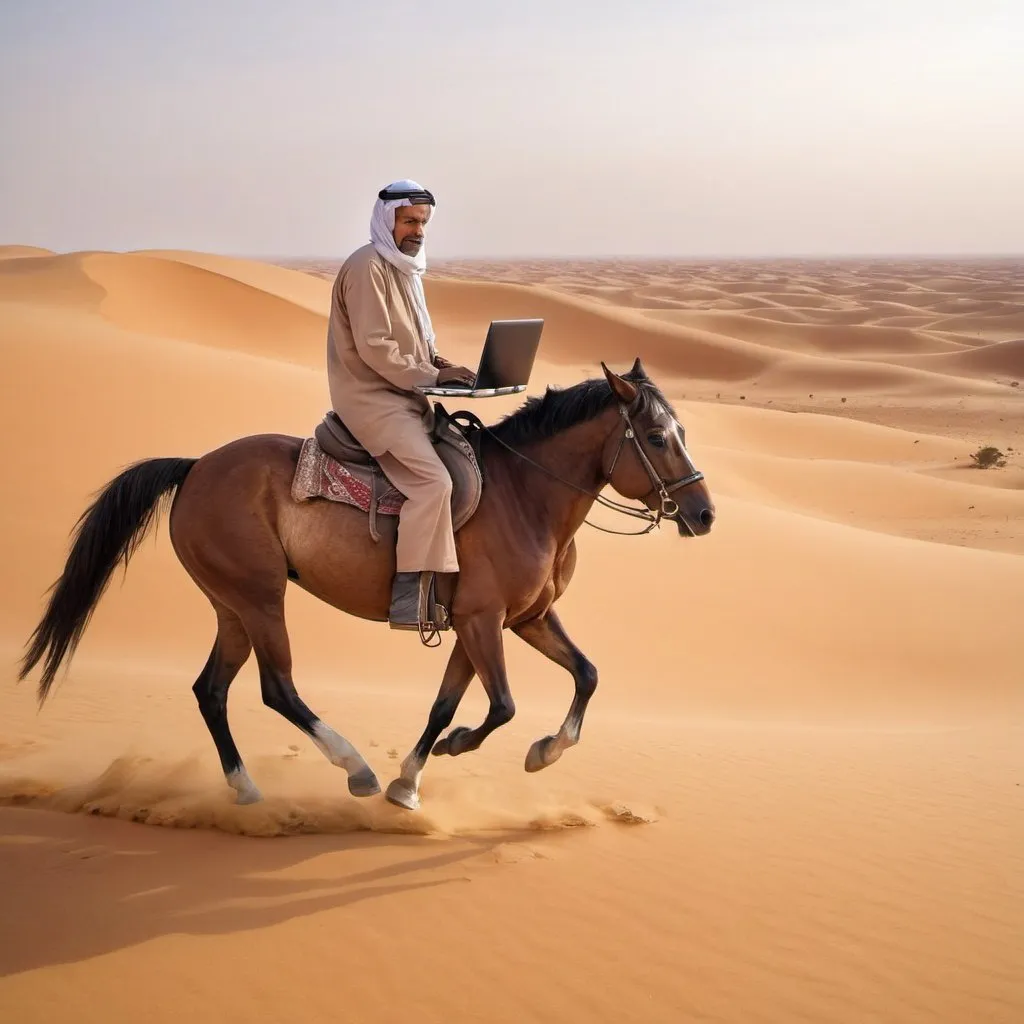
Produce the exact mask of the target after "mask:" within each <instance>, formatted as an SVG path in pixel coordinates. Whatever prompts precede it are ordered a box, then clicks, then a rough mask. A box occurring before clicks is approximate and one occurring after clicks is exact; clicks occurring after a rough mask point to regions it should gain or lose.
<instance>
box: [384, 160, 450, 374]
mask: <svg viewBox="0 0 1024 1024" xmlns="http://www.w3.org/2000/svg"><path fill="white" fill-rule="evenodd" d="M387 190H388V191H389V192H413V191H416V192H422V191H423V186H422V185H419V184H418V183H417V182H415V181H410V180H409V179H408V178H403V179H402V180H401V181H393V182H392V183H391V184H390V185H388V187H387ZM412 205H413V204H412V202H411V201H410V200H408V199H387V200H384V199H378V200H377V202H376V203H375V204H374V207H373V214H372V215H371V217H370V241H371V242H373V247H374V248H375V249H376V250H377V252H378V253H380V255H381V256H382V257H383V258H384V259H386V260H387V261H388V263H390V264H391V265H392V266H393V267H394V268H395V269H396V270H398V271H400V272H401V273H403V274H405V275H406V277H408V278H409V283H410V285H411V287H412V294H413V297H414V299H415V301H416V316H417V319H418V320H419V323H420V334H421V336H422V338H423V340H424V341H425V342H426V344H427V346H428V347H429V349H430V354H431V357H433V356H434V355H435V349H434V327H433V325H432V324H431V322H430V314H429V313H428V312H427V297H426V295H425V294H424V291H423V274H424V272H425V271H426V269H427V252H426V243H424V244H423V245H421V246H420V251H419V252H418V253H417V254H416V255H415V256H406V254H405V253H404V252H402V251H401V250H400V249H399V248H398V246H397V245H395V235H394V231H395V210H396V209H397V208H398V207H399V206H412Z"/></svg>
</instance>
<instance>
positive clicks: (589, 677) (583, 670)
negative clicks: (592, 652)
mask: <svg viewBox="0 0 1024 1024" xmlns="http://www.w3.org/2000/svg"><path fill="white" fill-rule="evenodd" d="M514 631H515V633H517V634H518V635H519V637H521V638H522V639H523V640H525V641H526V642H527V643H528V644H529V645H530V646H531V647H533V648H534V649H535V650H538V651H540V653H541V654H543V655H545V656H546V657H548V658H550V659H551V660H552V661H553V662H554V663H555V664H556V665H561V666H562V668H564V669H565V670H566V671H567V672H570V673H572V678H573V681H574V682H575V683H576V693H575V695H574V696H573V699H572V704H571V705H570V706H569V713H568V714H567V715H566V716H565V721H564V722H563V723H562V728H561V729H559V730H558V732H557V733H556V734H555V735H554V736H545V737H543V738H542V739H539V740H537V741H536V743H534V744H533V745H532V746H531V747H530V749H529V751H528V752H527V755H526V770H527V771H528V772H537V771H540V770H541V768H547V766H548V765H549V764H554V762H555V761H557V760H558V759H559V758H560V757H561V756H562V751H564V750H565V749H566V748H567V747H571V746H574V745H575V744H577V743H579V741H580V730H581V729H582V728H583V715H584V714H585V713H586V710H587V704H588V703H589V702H590V698H591V697H592V696H593V695H594V691H595V690H596V689H597V669H596V668H594V666H593V665H592V664H591V663H590V662H589V661H588V660H587V658H586V656H585V655H584V654H583V652H582V651H581V650H580V649H579V648H578V647H577V646H576V645H575V644H574V643H573V642H572V641H571V640H570V639H569V637H568V636H566V633H565V630H564V629H563V628H562V623H561V622H560V621H559V619H558V616H557V615H556V614H555V613H554V611H549V612H548V613H547V614H546V615H543V616H541V617H540V618H536V619H531V620H530V621H529V622H524V623H523V624H522V625H521V626H516V627H514Z"/></svg>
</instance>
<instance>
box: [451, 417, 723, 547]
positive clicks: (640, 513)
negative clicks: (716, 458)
mask: <svg viewBox="0 0 1024 1024" xmlns="http://www.w3.org/2000/svg"><path fill="white" fill-rule="evenodd" d="M619 414H620V415H621V416H622V419H623V421H624V424H623V431H622V437H621V438H620V439H619V446H618V448H616V449H615V455H614V457H613V458H612V462H611V465H610V466H609V467H608V468H607V469H605V468H604V467H603V466H602V467H601V472H602V473H603V475H604V477H605V479H606V480H607V481H608V482H609V483H610V482H611V474H612V472H613V471H614V470H615V466H616V464H617V463H618V461H619V456H620V455H621V454H622V449H623V447H624V446H625V444H626V441H632V443H633V447H634V449H635V450H636V453H637V456H638V457H639V459H640V464H641V465H642V466H643V468H644V470H645V471H646V473H647V476H648V478H649V479H650V481H651V489H650V490H649V491H647V493H646V494H643V495H641V500H643V499H646V498H647V496H648V495H649V494H652V493H653V492H654V491H657V492H658V497H659V499H660V502H661V504H660V507H659V508H658V509H657V511H652V510H651V509H650V508H646V507H644V508H637V507H636V506H633V505H623V504H622V503H621V502H618V501H613V500H611V499H610V498H605V497H604V496H603V495H601V494H600V493H595V492H593V491H588V490H587V489H586V488H585V487H580V486H579V485H578V484H574V483H572V482H571V481H569V480H564V479H563V478H562V477H560V476H559V475H558V474H557V473H554V472H553V471H552V470H550V469H548V468H547V466H542V465H541V464H540V463H539V462H535V461H534V460H533V459H531V458H530V457H529V456H528V455H524V454H523V453H522V452H520V451H517V450H516V449H515V448H513V447H512V446H511V445H508V444H506V443H505V442H504V441H502V439H501V438H500V437H498V436H497V435H496V434H495V433H494V431H493V430H491V428H490V427H488V426H486V425H485V424H484V423H482V422H481V420H480V419H479V418H478V417H477V416H475V415H474V414H473V413H468V412H465V413H457V414H456V416H458V417H465V418H466V419H467V420H468V421H469V422H470V423H471V424H472V425H473V426H475V427H476V428H477V429H479V430H481V431H483V432H484V433H485V434H487V435H488V436H489V437H490V438H491V439H492V440H494V441H497V443H498V444H499V445H501V447H502V448H504V449H505V450H506V451H507V452H510V453H511V454H512V455H515V456H516V458H518V459H522V460H523V462H526V463H529V464H530V465H531V466H533V467H534V468H535V469H539V470H540V471H541V472H542V473H545V474H547V476H549V477H551V479H552V480H557V481H558V482H559V483H560V484H564V485H565V486H566V487H570V488H572V489H573V490H574V491H579V493H580V494H585V495H587V497H588V498H593V499H594V501H596V502H597V503H598V504H599V505H603V506H604V507H605V508H608V509H611V510H612V511H613V512H618V513H619V514H620V515H625V516H631V517H632V518H634V519H643V520H644V521H645V522H646V523H647V524H648V525H647V526H646V527H645V528H644V529H642V530H611V529H608V527H605V526H598V525H597V523H592V522H591V521H590V520H589V519H584V520H583V521H584V522H585V523H586V524H587V526H591V527H593V528H594V529H595V530H600V531H601V532H602V533H613V534H615V535H616V536H619V537H642V536H644V535H645V534H648V533H650V532H651V530H653V529H655V527H660V526H661V520H662V519H664V518H668V519H670V518H671V517H672V516H675V515H680V509H679V505H678V504H677V502H676V501H675V500H674V499H673V498H672V492H673V491H677V490H679V489H680V488H682V487H686V486H687V485H688V484H694V483H696V482H697V481H698V480H703V479H704V474H703V473H701V472H700V470H694V471H693V472H692V473H689V474H688V475H686V476H683V477H680V478H679V479H678V480H674V481H672V482H668V481H665V480H663V479H662V478H661V476H659V474H658V471H657V470H656V469H655V468H654V466H652V465H651V460H650V459H648V458H647V454H646V452H645V451H644V450H643V447H642V446H641V444H640V441H639V439H638V438H637V436H636V429H635V428H634V427H633V421H632V420H631V419H630V417H629V410H628V409H627V408H626V406H625V404H624V403H622V402H620V403H619ZM454 418H455V417H453V419H454ZM691 465H692V463H691ZM680 519H681V521H682V522H683V524H684V525H685V526H686V528H687V529H688V530H690V533H691V534H692V533H693V530H692V529H691V527H690V524H689V523H687V522H686V520H685V519H684V518H682V516H680Z"/></svg>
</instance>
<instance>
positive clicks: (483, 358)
mask: <svg viewBox="0 0 1024 1024" xmlns="http://www.w3.org/2000/svg"><path fill="white" fill-rule="evenodd" d="M543 328H544V321H543V320H542V319H535V320H492V321H491V326H490V327H489V328H488V329H487V337H486V339H485V340H484V348H483V351H482V352H481V353H480V365H479V366H478V367H477V371H476V383H475V384H474V385H473V386H472V387H470V386H469V385H468V384H454V383H453V384H438V385H436V386H434V387H424V388H419V389H418V390H420V391H422V392H423V394H425V395H450V396H457V397H459V398H490V397H492V396H495V395H514V394H516V392H519V391H525V390H526V385H527V384H529V382H530V373H531V372H532V371H533V360H534V358H535V357H536V355H537V346H538V345H539V344H540V333H541V331H542V330H543Z"/></svg>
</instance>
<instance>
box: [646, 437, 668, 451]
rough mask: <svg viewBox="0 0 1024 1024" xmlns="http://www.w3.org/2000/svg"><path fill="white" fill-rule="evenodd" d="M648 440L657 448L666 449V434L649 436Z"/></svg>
mask: <svg viewBox="0 0 1024 1024" xmlns="http://www.w3.org/2000/svg"><path fill="white" fill-rule="evenodd" d="M647 440H648V442H649V443H650V444H652V445H654V447H655V448H664V447H665V435H664V434H648V435H647Z"/></svg>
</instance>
